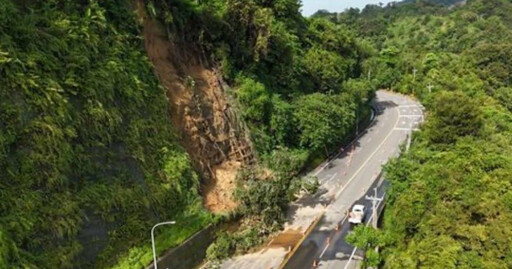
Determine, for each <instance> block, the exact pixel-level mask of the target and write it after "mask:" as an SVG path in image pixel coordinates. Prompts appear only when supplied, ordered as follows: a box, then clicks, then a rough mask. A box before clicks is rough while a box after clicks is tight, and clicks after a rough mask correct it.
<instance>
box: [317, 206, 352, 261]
mask: <svg viewBox="0 0 512 269" xmlns="http://www.w3.org/2000/svg"><path fill="white" fill-rule="evenodd" d="M345 220H347V215H345V217H343V219H342V220H341V222H340V224H339V227H341V226H343V223H345ZM329 246H331V244H327V245H325V248H324V250H323V251H322V253H321V254H320V259H321V258H322V257H323V256H324V254H325V252H326V251H327V249H328V248H329Z"/></svg>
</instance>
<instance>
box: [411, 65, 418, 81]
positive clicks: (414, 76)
mask: <svg viewBox="0 0 512 269" xmlns="http://www.w3.org/2000/svg"><path fill="white" fill-rule="evenodd" d="M416 72H418V69H416V67H414V68H413V69H412V74H413V80H414V81H416Z"/></svg>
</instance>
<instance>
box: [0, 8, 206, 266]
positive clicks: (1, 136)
mask: <svg viewBox="0 0 512 269" xmlns="http://www.w3.org/2000/svg"><path fill="white" fill-rule="evenodd" d="M127 4H128V3H125V2H124V1H107V2H101V3H100V2H96V1H91V2H88V4H83V3H79V2H77V1H23V2H21V3H20V2H18V1H8V0H2V1H0V74H1V75H0V85H1V86H0V111H1V113H0V117H1V118H0V130H1V133H0V178H1V180H0V197H1V199H0V200H1V202H0V212H1V213H0V267H1V268H77V267H78V265H80V266H83V267H84V268H85V267H93V266H94V267H95V268H98V267H102V266H103V265H106V264H111V263H112V262H113V259H112V257H114V258H115V257H118V256H119V255H120V254H121V253H123V252H124V251H126V250H128V249H129V248H130V247H131V246H134V245H138V244H140V243H141V242H148V233H147V231H148V229H149V228H150V227H151V226H152V225H153V224H154V223H155V222H157V221H158V220H166V219H169V218H180V219H181V218H184V219H189V220H190V222H189V223H188V227H189V228H185V227H187V225H183V226H181V227H180V232H179V233H178V232H177V230H176V231H175V234H180V235H179V236H181V237H183V236H185V237H186V236H187V235H190V234H191V233H193V232H195V231H196V230H197V229H199V228H201V227H203V226H204V225H205V222H206V223H207V222H208V219H209V218H210V217H209V214H208V213H206V212H203V211H202V209H200V207H201V202H200V196H199V195H198V191H197V186H198V184H199V181H198V177H197V175H196V174H195V172H194V171H193V169H192V168H191V165H190V161H189V160H188V157H187V155H186V154H185V153H184V152H183V151H182V150H181V149H180V147H179V146H178V144H177V141H176V138H175V135H174V131H173V129H172V126H171V125H170V122H169V117H168V104H167V102H166V99H165V95H164V91H163V89H162V88H161V87H160V86H159V83H158V81H157V80H156V78H155V76H154V75H153V71H152V69H151V65H150V63H149V62H148V59H147V58H146V56H145V55H144V51H143V49H142V46H141V39H140V37H139V36H138V28H137V26H136V24H135V18H134V16H133V15H132V14H133V12H132V11H131V10H130V6H128V5H127ZM189 208H190V210H189ZM198 208H199V209H198ZM182 239H183V238H181V239H179V240H182ZM172 240H176V238H175V239H170V241H172ZM169 244H173V242H169ZM174 244H175V243H174ZM98 255H99V256H98Z"/></svg>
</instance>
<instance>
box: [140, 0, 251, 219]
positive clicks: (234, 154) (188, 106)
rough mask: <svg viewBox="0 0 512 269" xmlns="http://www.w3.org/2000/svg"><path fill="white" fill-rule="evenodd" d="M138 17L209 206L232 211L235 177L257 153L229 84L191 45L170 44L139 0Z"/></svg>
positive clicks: (150, 54) (183, 143)
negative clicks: (231, 99)
mask: <svg viewBox="0 0 512 269" xmlns="http://www.w3.org/2000/svg"><path fill="white" fill-rule="evenodd" d="M137 15H138V18H139V21H140V23H141V25H142V26H143V34H144V44H145V48H146V51H147V54H148V57H149V59H150V60H151V62H152V63H153V65H154V69H155V73H156V75H157V76H158V78H159V80H160V82H161V84H162V85H163V86H164V88H165V90H166V93H167V97H168V99H169V103H170V109H171V120H172V123H173V125H174V127H175V128H176V130H177V131H178V132H179V134H180V142H181V145H182V146H183V147H184V148H185V149H186V151H187V152H188V154H189V155H190V157H191V159H192V161H193V164H194V166H195V167H196V170H197V171H199V172H200V173H201V176H202V179H203V181H202V185H203V186H202V190H201V192H202V194H203V197H204V203H205V206H206V207H207V208H208V209H210V210H211V211H213V212H228V211H231V210H233V209H234V208H235V207H236V206H237V204H236V203H235V201H234V200H233V197H232V192H233V189H234V187H235V177H236V173H237V171H238V170H239V169H240V168H241V167H242V166H244V165H246V164H248V163H251V162H253V150H252V145H251V143H250V139H248V134H247V132H246V128H245V127H244V125H243V124H242V123H241V121H240V120H239V118H238V117H237V115H236V112H235V111H234V110H233V109H232V107H231V106H230V104H229V102H228V98H227V95H226V93H225V92H224V87H225V83H223V81H222V78H221V75H220V73H219V72H218V71H217V70H216V69H214V68H211V67H210V66H209V64H208V63H207V62H206V60H205V57H201V53H199V52H198V50H197V51H196V50H194V49H193V46H190V47H188V46H187V47H186V48H182V47H179V46H178V45H176V44H175V43H174V42H172V41H170V40H171V38H169V36H168V34H167V32H166V30H165V28H164V26H163V25H162V24H161V23H160V22H158V21H157V20H156V19H153V18H149V17H148V16H147V13H146V10H145V6H144V3H143V2H142V1H141V0H138V1H137ZM170 35H172V34H170Z"/></svg>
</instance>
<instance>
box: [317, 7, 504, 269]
mask: <svg viewBox="0 0 512 269" xmlns="http://www.w3.org/2000/svg"><path fill="white" fill-rule="evenodd" d="M317 16H318V17H323V18H326V19H329V20H330V21H333V22H335V23H339V24H342V25H348V27H349V28H350V29H352V30H354V31H356V32H358V33H359V37H360V38H361V39H363V40H365V41H366V42H368V43H371V44H373V45H374V46H375V47H376V48H377V50H378V54H376V55H375V57H373V58H372V59H369V60H368V63H369V64H370V66H369V68H370V70H372V72H371V73H372V75H371V76H372V79H373V80H374V83H377V85H378V87H380V88H390V89H392V90H394V91H397V92H400V93H404V94H414V95H415V96H416V97H417V98H419V99H420V100H421V101H422V103H423V104H424V105H425V106H426V108H427V114H428V117H427V122H426V123H425V124H424V125H423V127H422V128H421V129H422V130H421V131H420V132H417V133H415V134H414V136H413V146H412V147H411V149H410V151H409V152H404V153H403V154H402V155H401V156H400V157H399V158H397V159H394V160H393V161H391V162H390V163H389V164H388V165H387V166H386V167H385V175H386V178H387V179H388V180H389V181H390V182H391V188H390V189H389V191H388V201H387V209H386V211H385V215H384V221H383V229H382V230H380V231H372V230H369V229H364V228H363V229H358V230H357V233H356V234H357V235H355V236H351V238H349V241H351V242H352V243H353V244H356V245H358V246H361V247H363V248H365V249H368V250H369V251H368V252H367V254H366V257H365V265H366V266H375V265H380V266H381V267H382V268H511V267H512V234H511V231H512V229H511V227H512V187H511V186H512V185H511V184H512V106H511V104H512V76H511V74H512V69H511V67H512V62H511V59H512V46H511V44H512V30H511V29H512V2H511V1H502V0H490V1H481V0H474V1H468V3H467V4H466V5H465V6H462V7H458V8H455V9H452V10H449V9H447V8H444V7H441V6H436V5H432V4H430V3H427V2H426V1H424V2H416V3H414V4H407V5H405V4H404V5H395V6H387V7H383V8H381V7H379V6H368V7H367V8H365V9H364V10H362V11H361V12H354V11H353V10H348V11H347V12H344V13H341V14H330V13H321V14H317ZM376 246H379V247H380V250H381V251H380V253H379V254H377V253H375V252H374V251H373V249H374V247H376Z"/></svg>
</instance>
